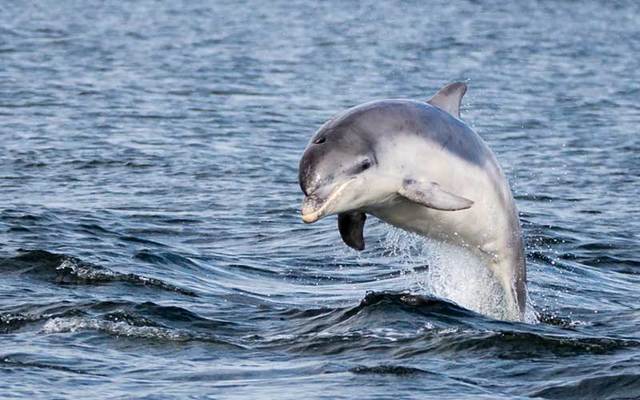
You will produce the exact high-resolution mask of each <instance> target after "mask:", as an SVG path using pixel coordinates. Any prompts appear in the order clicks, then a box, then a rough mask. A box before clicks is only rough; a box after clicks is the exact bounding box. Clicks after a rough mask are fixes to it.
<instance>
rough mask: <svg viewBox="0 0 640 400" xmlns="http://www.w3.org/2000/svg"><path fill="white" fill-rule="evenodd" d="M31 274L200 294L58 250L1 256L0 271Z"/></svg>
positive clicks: (60, 280)
mask: <svg viewBox="0 0 640 400" xmlns="http://www.w3.org/2000/svg"><path fill="white" fill-rule="evenodd" d="M3 271H4V272H11V273H17V274H21V275H28V276H31V277H35V278H37V279H42V280H46V281H49V282H54V283H57V284H62V285H65V284H66V285H96V284H107V283H115V282H120V283H126V284H129V285H134V286H145V287H151V288H155V289H160V290H166V291H170V292H175V293H179V294H182V295H185V296H193V297H195V296H197V294H196V293H195V292H194V291H192V290H189V289H185V288H181V287H179V286H175V285H172V284H169V283H166V282H164V281H162V280H160V279H157V278H150V277H146V276H142V275H137V274H133V273H128V274H125V273H120V272H115V271H113V270H110V269H109V268H106V267H102V266H99V265H96V264H92V263H88V262H85V261H82V260H80V259H78V258H76V257H73V256H68V255H65V254H56V253H51V252H48V251H44V250H29V251H24V252H23V253H22V254H20V255H18V256H15V257H9V258H5V259H1V260H0V272H3Z"/></svg>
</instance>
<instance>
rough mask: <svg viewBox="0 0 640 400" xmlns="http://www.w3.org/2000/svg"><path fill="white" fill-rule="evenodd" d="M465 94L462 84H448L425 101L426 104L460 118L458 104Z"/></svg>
mask: <svg viewBox="0 0 640 400" xmlns="http://www.w3.org/2000/svg"><path fill="white" fill-rule="evenodd" d="M465 93H467V85H465V84H464V83H462V82H454V83H450V84H448V85H447V86H445V87H443V88H442V89H440V90H438V93H436V94H434V95H433V97H432V98H430V99H429V100H427V103H429V104H431V105H432V106H436V107H438V108H440V109H442V110H444V111H446V112H448V113H449V114H451V115H453V116H454V117H456V118H460V103H462V96H464V94H465Z"/></svg>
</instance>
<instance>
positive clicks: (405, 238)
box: [382, 228, 537, 323]
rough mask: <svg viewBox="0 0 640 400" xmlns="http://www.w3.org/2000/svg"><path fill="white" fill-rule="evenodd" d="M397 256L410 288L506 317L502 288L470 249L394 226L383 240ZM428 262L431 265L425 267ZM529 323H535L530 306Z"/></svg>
mask: <svg viewBox="0 0 640 400" xmlns="http://www.w3.org/2000/svg"><path fill="white" fill-rule="evenodd" d="M382 247H383V248H384V250H385V253H387V254H389V255H392V256H394V258H397V259H398V260H399V261H398V262H399V263H400V266H401V268H402V270H403V273H404V276H405V277H406V279H407V283H408V286H409V287H410V288H411V290H414V291H417V292H418V293H421V294H426V295H431V296H436V297H440V298H444V299H447V300H450V301H453V302H455V303H457V304H458V305H460V306H462V307H464V308H467V309H469V310H472V311H475V312H478V313H481V314H484V315H488V316H490V317H493V318H498V319H503V318H504V315H506V310H507V304H506V301H505V298H504V294H503V290H502V288H501V286H500V284H499V283H498V282H497V280H496V279H495V278H494V276H493V274H492V273H491V271H490V270H489V269H488V268H487V267H486V265H485V264H484V262H483V261H482V260H481V259H480V258H479V257H477V256H476V255H474V254H473V253H472V252H470V251H469V250H466V249H464V248H460V247H458V246H454V245H450V244H446V243H442V242H438V241H434V240H430V239H426V238H424V237H421V236H418V235H415V234H411V233H408V232H405V231H402V230H400V229H395V228H391V229H390V230H389V231H388V233H387V235H386V236H385V237H384V238H383V240H382ZM425 265H427V266H428V268H427V269H424V268H423V267H424V266H425ZM525 321H526V322H531V323H533V322H536V321H537V318H536V315H535V311H534V310H533V308H532V307H530V306H527V312H526V315H525Z"/></svg>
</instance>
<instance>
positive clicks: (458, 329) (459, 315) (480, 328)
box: [263, 292, 640, 359]
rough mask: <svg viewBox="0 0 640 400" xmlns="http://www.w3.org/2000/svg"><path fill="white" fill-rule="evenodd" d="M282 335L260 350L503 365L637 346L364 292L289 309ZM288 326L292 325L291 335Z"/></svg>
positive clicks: (558, 326)
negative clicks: (345, 303) (494, 360)
mask: <svg viewBox="0 0 640 400" xmlns="http://www.w3.org/2000/svg"><path fill="white" fill-rule="evenodd" d="M279 316H280V317H282V318H286V319H288V320H290V321H291V324H289V325H288V330H287V331H286V332H284V331H283V332H278V333H277V334H275V335H273V336H271V337H266V338H263V344H264V345H266V346H268V347H275V348H278V349H283V350H290V351H294V352H301V353H314V354H317V353H320V354H332V355H333V354H340V353H343V352H347V353H348V352H360V351H362V350H363V349H365V350H366V349H375V351H378V352H388V353H389V354H390V355H392V356H393V357H395V358H400V359H405V358H410V357H415V356H417V355H420V354H424V353H430V354H431V353H436V354H443V353H450V354H461V353H464V354H470V353H479V354H484V355H486V354H488V353H489V354H493V355H495V356H497V357H500V358H502V359H527V358H529V357H535V356H542V355H548V356H553V357H571V356H576V355H580V354H607V353H611V352H614V351H617V350H619V349H622V348H626V347H639V346H640V341H637V340H632V339H625V338H615V337H601V336H595V337H594V336H586V335H580V334H578V333H577V332H576V330H575V329H573V325H571V324H570V323H568V322H567V321H565V320H561V321H559V322H558V321H555V320H554V319H552V318H545V319H544V321H547V320H549V321H551V322H552V323H553V324H547V323H546V322H543V323H541V324H537V325H530V324H527V323H517V322H507V321H501V320H495V319H491V318H489V317H486V316H483V315H482V314H478V313H475V312H473V311H471V310H468V309H465V308H463V307H460V306H458V305H457V304H455V303H452V302H449V301H447V300H443V299H439V298H436V297H430V296H423V295H416V294H411V293H408V292H369V293H367V295H366V296H365V297H364V299H362V301H361V302H360V303H359V304H358V305H356V306H354V307H344V308H339V307H338V308H321V309H310V310H300V309H289V310H286V311H282V312H281V313H280V314H279ZM291 325H294V327H293V328H292V327H291Z"/></svg>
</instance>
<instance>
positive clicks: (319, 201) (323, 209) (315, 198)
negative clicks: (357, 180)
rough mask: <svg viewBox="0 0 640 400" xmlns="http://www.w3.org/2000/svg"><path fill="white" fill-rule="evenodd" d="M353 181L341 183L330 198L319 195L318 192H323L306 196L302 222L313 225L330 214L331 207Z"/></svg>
mask: <svg viewBox="0 0 640 400" xmlns="http://www.w3.org/2000/svg"><path fill="white" fill-rule="evenodd" d="M353 181H354V179H349V180H348V181H346V182H344V183H341V184H340V185H338V187H336V188H334V189H333V190H332V191H331V192H330V193H329V195H328V196H324V197H323V196H321V195H319V194H318V192H319V191H322V190H316V191H315V192H314V193H311V194H310V195H309V196H305V198H304V200H303V201H302V210H301V211H302V221H304V222H305V223H306V224H312V223H314V222H316V221H318V220H319V219H321V218H322V217H324V216H326V215H327V214H328V213H329V212H330V210H329V207H330V206H331V205H333V204H334V203H335V202H336V200H338V199H339V198H340V195H341V194H342V192H344V190H345V189H346V188H347V186H349V185H350V184H351V183H352V182H353Z"/></svg>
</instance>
